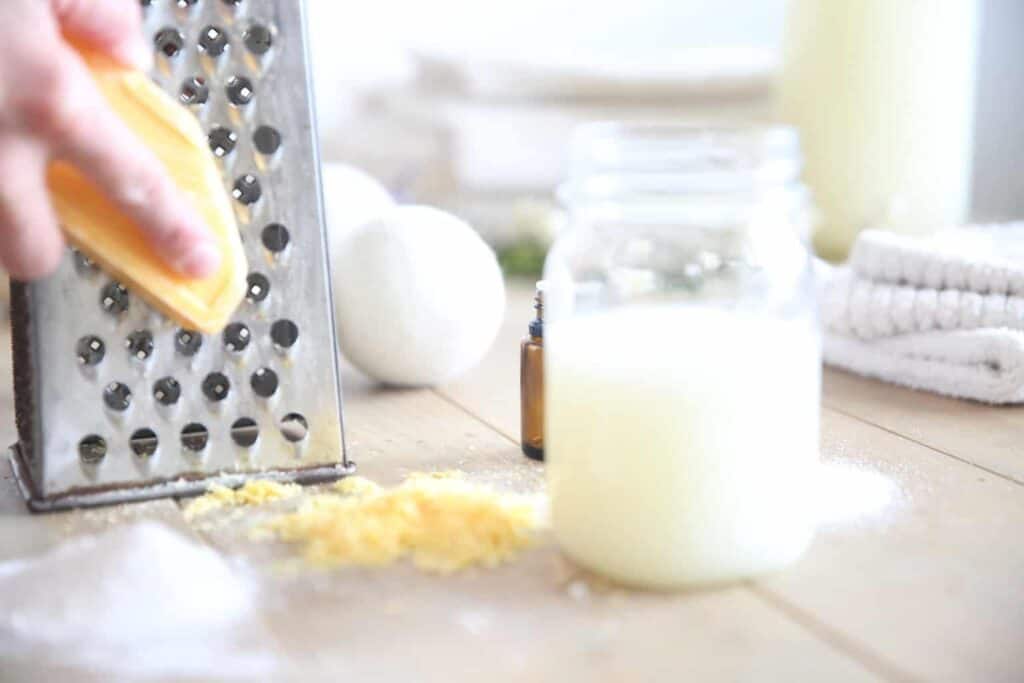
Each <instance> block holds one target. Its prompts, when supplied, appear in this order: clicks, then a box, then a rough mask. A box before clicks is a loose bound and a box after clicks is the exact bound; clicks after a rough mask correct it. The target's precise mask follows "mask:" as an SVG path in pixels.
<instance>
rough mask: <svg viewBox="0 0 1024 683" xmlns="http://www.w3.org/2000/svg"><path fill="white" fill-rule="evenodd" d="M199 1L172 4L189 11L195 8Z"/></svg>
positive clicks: (184, 0) (179, 0)
mask: <svg viewBox="0 0 1024 683" xmlns="http://www.w3.org/2000/svg"><path fill="white" fill-rule="evenodd" d="M198 2H199V0H174V4H175V5H177V6H178V7H180V8H181V9H191V8H192V7H193V6H195V5H196V4H197V3H198Z"/></svg>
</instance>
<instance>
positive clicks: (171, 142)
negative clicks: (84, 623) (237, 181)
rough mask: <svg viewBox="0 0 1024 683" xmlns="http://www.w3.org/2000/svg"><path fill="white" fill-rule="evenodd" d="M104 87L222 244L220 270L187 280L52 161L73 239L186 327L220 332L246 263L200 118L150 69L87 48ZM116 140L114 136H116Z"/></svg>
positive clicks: (102, 198)
mask: <svg viewBox="0 0 1024 683" xmlns="http://www.w3.org/2000/svg"><path fill="white" fill-rule="evenodd" d="M82 56H83V58H84V59H85V61H86V63H87V65H88V66H89V69H90V71H91V72H92V74H93V76H94V77H95V79H96V82H97V84H98V85H99V88H100V90H101V91H102V93H103V95H104V96H105V97H106V98H107V100H108V102H109V103H110V105H111V107H112V108H113V109H114V111H115V112H116V113H117V114H118V115H119V116H120V117H121V118H122V119H123V120H124V122H125V123H126V124H127V125H128V127H129V128H130V129H131V130H132V131H133V132H134V133H135V134H136V135H137V136H138V137H139V138H140V139H141V140H142V141H143V143H145V144H146V146H148V147H149V148H150V149H151V150H152V151H153V152H154V153H155V154H156V156H157V157H158V158H159V159H160V161H162V162H163V164H164V166H165V167H166V168H167V171H168V172H169V174H170V176H171V178H172V179H173V180H174V182H175V184H176V185H177V186H178V187H179V188H180V189H181V191H182V196H183V198H184V199H185V200H186V201H191V202H192V203H193V204H194V206H195V208H196V210H197V212H198V214H199V215H200V216H202V218H203V219H204V220H205V222H206V224H207V226H208V227H209V229H210V230H211V231H212V233H213V235H214V237H215V241H216V243H217V245H218V246H219V248H220V250H221V257H222V262H221V266H220V269H219V271H218V272H217V273H215V274H214V275H212V276H210V277H206V278H202V279H194V278H189V277H188V276H186V275H182V274H180V273H178V272H176V271H175V270H173V269H172V268H171V267H170V266H169V265H167V264H166V263H164V261H163V260H162V259H161V258H160V256H159V254H158V253H157V252H156V250H155V249H153V247H151V246H150V245H149V242H148V241H147V239H146V236H145V234H144V233H143V231H142V229H141V228H140V227H139V225H138V224H137V223H136V222H135V221H134V220H133V219H131V218H130V217H129V216H127V215H126V214H125V213H123V212H122V211H120V210H119V209H118V208H117V207H116V206H115V205H114V204H113V203H112V202H111V201H110V200H109V199H108V198H107V197H106V195H105V194H104V193H103V191H102V190H100V189H99V187H97V185H96V184H95V183H94V182H92V181H91V180H90V179H89V178H88V177H86V176H85V175H83V174H82V173H80V172H79V171H78V170H77V169H76V168H74V167H73V166H71V165H70V164H68V163H66V162H54V163H52V164H51V165H50V168H49V171H48V179H47V180H48V184H49V189H50V194H51V199H52V201H53V204H54V207H55V209H56V211H57V215H58V217H59V219H60V222H61V225H62V227H63V230H64V233H65V235H66V236H67V239H68V241H69V242H70V243H71V244H73V245H74V246H76V247H77V248H78V249H80V250H81V251H82V252H83V253H85V254H86V255H87V256H88V257H90V258H91V259H92V260H94V261H95V262H96V263H97V264H99V266H100V267H101V268H103V269H104V270H105V271H107V272H108V273H109V274H110V275H112V276H113V277H115V278H116V279H117V280H119V281H120V282H122V283H123V284H125V285H126V286H127V287H128V288H129V289H130V290H131V291H132V293H133V294H136V295H138V296H139V297H140V298H142V299H143V300H144V301H146V302H147V303H148V304H150V305H151V306H152V307H153V308H155V309H157V310H159V311H160V312H161V313H163V314H164V315H167V316H168V317H170V318H171V319H173V320H174V321H175V322H177V323H178V324H180V325H182V326H183V327H185V328H187V329H190V330H196V331H200V332H207V333H216V332H219V331H220V330H221V329H223V328H224V326H225V325H226V324H227V322H228V320H229V318H230V317H231V315H232V314H233V313H234V311H235V309H236V308H237V307H238V305H239V303H241V300H242V297H243V296H244V294H245V287H246V274H247V270H248V268H247V265H246V261H245V253H244V251H243V249H242V242H241V237H240V235H239V233H238V228H237V226H236V224H235V217H234V213H233V211H232V206H231V199H230V197H229V196H228V194H227V191H226V189H225V187H224V183H223V180H222V179H221V174H220V171H219V169H218V168H217V163H216V161H215V160H214V158H213V155H212V153H211V152H210V150H209V148H208V147H207V141H206V136H205V135H204V134H203V131H202V129H201V128H200V127H199V123H198V121H196V119H195V117H194V116H193V115H192V114H191V113H190V112H189V111H188V110H187V109H185V108H184V107H182V106H181V105H180V104H178V103H177V102H176V101H174V99H173V98H172V97H170V96H169V95H167V94H166V93H165V92H164V91H163V90H161V89H160V88H159V87H158V86H157V85H156V84H155V83H153V82H152V81H151V80H150V79H149V78H148V77H147V76H146V75H145V74H143V73H141V72H139V71H134V70H131V69H128V68H125V67H123V66H120V65H118V64H117V63H115V62H113V61H112V60H110V59H108V58H105V57H103V56H100V55H97V54H91V53H86V52H83V53H82ZM112 144H113V142H112Z"/></svg>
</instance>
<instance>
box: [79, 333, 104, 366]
mask: <svg viewBox="0 0 1024 683" xmlns="http://www.w3.org/2000/svg"><path fill="white" fill-rule="evenodd" d="M75 353H76V355H77V356H78V363H79V364H80V365H99V364H100V362H101V361H102V360H103V358H104V356H106V355H107V346H106V344H104V343H103V340H102V339H100V338H99V337H96V336H94V335H88V336H85V337H82V338H81V339H79V340H78V344H76V345H75Z"/></svg>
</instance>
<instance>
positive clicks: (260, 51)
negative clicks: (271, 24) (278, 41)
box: [242, 24, 274, 55]
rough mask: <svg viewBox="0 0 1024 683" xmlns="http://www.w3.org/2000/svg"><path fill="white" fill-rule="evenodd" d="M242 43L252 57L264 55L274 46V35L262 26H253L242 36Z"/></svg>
mask: <svg viewBox="0 0 1024 683" xmlns="http://www.w3.org/2000/svg"><path fill="white" fill-rule="evenodd" d="M242 42H244V43H245V47H246V48H247V49H248V50H249V52H251V53H253V54H254V55H265V54H267V52H269V51H270V48H271V46H272V45H273V44H274V34H273V32H271V30H270V29H269V28H267V27H266V26H264V25H263V24H253V25H252V26H250V27H249V28H247V29H246V31H245V33H243V34H242Z"/></svg>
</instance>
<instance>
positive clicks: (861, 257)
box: [849, 222, 1024, 296]
mask: <svg viewBox="0 0 1024 683" xmlns="http://www.w3.org/2000/svg"><path fill="white" fill-rule="evenodd" d="M849 265H850V269H851V270H852V271H853V272H854V273H856V274H857V275H858V276H859V277H861V278H863V279H865V280H873V281H875V282H889V283H892V284H899V285H909V286H911V287H924V288H928V289H940V290H946V289H955V290H960V291H969V292H977V293H978V294H1011V295H1016V296H1024V222H1020V223H1003V224H996V225H979V226H972V227H970V228H952V229H948V230H942V231H940V232H938V233H936V234H934V235H932V236H930V237H927V238H920V237H913V236H909V235H899V234H895V233H888V232H882V231H880V230H867V231H865V232H863V233H861V234H860V235H859V236H858V237H857V242H856V243H855V244H854V246H853V250H852V251H851V252H850V259H849Z"/></svg>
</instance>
